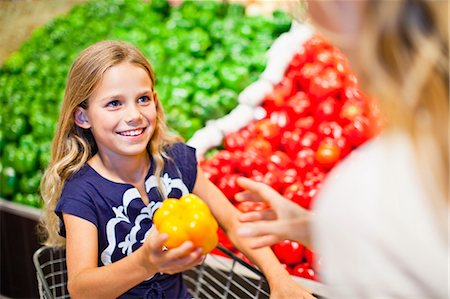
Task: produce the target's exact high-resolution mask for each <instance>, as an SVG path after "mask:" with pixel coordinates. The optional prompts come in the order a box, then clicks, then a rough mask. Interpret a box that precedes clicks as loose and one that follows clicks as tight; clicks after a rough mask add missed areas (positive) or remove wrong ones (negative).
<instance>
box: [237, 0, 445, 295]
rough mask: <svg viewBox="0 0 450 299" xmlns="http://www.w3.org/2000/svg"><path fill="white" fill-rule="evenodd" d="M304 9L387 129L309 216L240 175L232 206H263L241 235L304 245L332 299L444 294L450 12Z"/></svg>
mask: <svg viewBox="0 0 450 299" xmlns="http://www.w3.org/2000/svg"><path fill="white" fill-rule="evenodd" d="M308 7H309V13H310V15H311V18H312V20H313V21H314V23H315V24H316V26H317V27H318V29H320V30H321V31H322V32H323V33H324V34H326V36H328V37H329V38H330V39H331V41H332V42H333V43H335V44H336V45H338V46H340V47H341V48H342V49H343V50H345V51H346V52H347V54H348V55H349V58H350V59H351V61H352V62H353V63H354V67H356V69H357V70H358V73H359V78H360V79H362V81H363V82H364V83H365V84H366V86H365V87H366V90H367V91H369V93H370V94H372V95H374V96H376V98H377V99H379V100H380V103H381V104H382V105H383V107H384V112H385V116H386V118H387V120H388V123H387V127H386V130H385V131H384V132H383V134H381V136H379V137H378V138H376V139H374V140H371V141H370V142H368V143H367V144H365V145H364V146H362V147H361V148H359V149H358V154H357V155H350V156H348V157H347V158H346V159H345V161H343V162H342V163H341V164H340V165H339V166H337V167H336V169H333V171H332V172H331V173H330V174H329V176H328V177H327V180H326V182H325V183H324V184H323V186H322V189H321V191H320V193H319V194H318V197H317V199H316V200H315V205H314V207H313V209H314V214H312V213H310V212H309V211H306V210H304V209H301V208H300V207H299V206H296V205H295V204H293V203H292V202H289V201H287V199H285V198H282V196H281V195H280V194H278V193H276V191H275V190H273V189H271V188H270V187H269V186H265V185H263V184H261V183H257V182H253V181H251V180H248V179H244V178H242V179H240V180H239V181H238V182H239V183H240V185H241V186H242V187H244V188H245V189H247V191H245V192H243V193H240V194H237V195H236V197H237V198H239V199H241V200H242V199H254V200H265V201H267V202H268V203H269V204H270V205H271V207H272V210H271V211H269V212H268V211H265V212H264V213H252V214H243V215H242V216H241V220H242V221H246V222H248V223H247V225H248V226H246V227H244V226H242V227H241V229H242V231H240V233H241V235H245V236H248V237H252V243H251V246H252V247H254V248H258V247H261V246H264V245H270V244H272V243H275V242H277V241H278V240H280V239H281V240H282V239H285V238H289V239H296V240H300V241H301V242H303V243H304V244H309V243H310V241H311V243H312V245H313V246H314V248H315V249H316V251H317V252H318V253H319V255H320V256H321V257H322V258H323V260H322V261H323V263H322V264H321V267H320V270H321V277H322V279H323V280H324V282H325V283H327V284H328V285H329V286H330V287H331V288H332V292H333V296H335V297H337V298H448V296H449V293H448V292H449V289H448V285H449V284H448V282H449V272H448V257H449V244H448V237H449V235H448V219H449V215H450V213H449V212H450V209H449V207H450V206H449V193H448V192H449V189H448V186H449V185H448V182H449V156H448V153H449V151H448V150H449V148H448V146H449V139H448V136H449V135H448V133H449V132H448V130H449V125H448V123H449V84H448V83H449V81H448V80H449V56H448V46H449V40H448V37H449V35H448V30H449V27H448V12H449V9H448V8H449V4H448V2H447V1H407V0H401V1H400V0H399V1H312V0H311V1H308ZM260 220H263V221H260ZM268 220H272V221H268ZM251 222H253V223H251ZM337 244H338V245H337ZM349 264H351V266H349Z"/></svg>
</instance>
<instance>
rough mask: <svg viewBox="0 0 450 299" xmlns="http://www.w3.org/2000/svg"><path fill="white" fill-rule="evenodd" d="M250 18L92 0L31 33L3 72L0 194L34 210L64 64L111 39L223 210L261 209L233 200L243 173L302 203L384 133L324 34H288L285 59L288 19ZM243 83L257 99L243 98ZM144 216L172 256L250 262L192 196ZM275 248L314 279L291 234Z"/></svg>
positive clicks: (228, 11) (209, 5) (190, 5)
mask: <svg viewBox="0 0 450 299" xmlns="http://www.w3.org/2000/svg"><path fill="white" fill-rule="evenodd" d="M178 4H179V5H178ZM247 10H249V6H247ZM250 10H251V9H250ZM245 11H246V8H245V7H244V6H242V5H240V4H236V3H229V2H227V1H224V2H220V1H182V2H181V3H179V2H177V5H176V6H171V5H170V4H169V3H168V2H167V1H166V0H152V1H149V2H147V1H142V2H141V1H128V0H104V1H90V2H87V3H85V4H82V5H77V6H75V7H74V8H73V9H72V10H71V11H70V12H69V13H68V14H67V15H65V16H63V17H59V18H56V19H54V20H53V21H52V22H50V23H49V24H48V25H46V26H45V27H42V28H39V29H37V30H36V31H35V32H34V33H33V35H32V37H31V38H30V39H29V40H28V41H27V42H25V43H24V44H23V45H22V47H21V48H20V50H19V51H17V52H16V53H14V54H12V55H11V56H10V57H9V58H8V59H7V60H6V61H5V63H4V65H2V66H1V67H0V99H1V100H2V103H3V105H2V109H1V110H0V153H1V160H0V197H1V198H6V199H9V200H13V201H15V202H18V203H22V204H26V205H30V206H35V207H40V205H41V198H40V196H39V191H38V190H39V184H40V179H41V177H42V173H43V170H44V169H45V167H46V166H47V165H48V163H49V158H50V145H51V140H52V137H53V134H54V131H55V127H56V121H57V117H58V114H59V108H60V103H61V101H62V98H63V92H64V85H65V80H66V76H67V73H68V70H69V67H70V65H71V63H72V61H73V60H74V58H75V57H76V55H78V53H79V52H80V51H81V50H82V49H84V48H86V47H87V46H89V45H90V44H92V43H94V42H96V41H99V40H103V39H120V40H124V41H128V42H131V43H133V44H135V45H137V46H138V47H139V48H140V49H141V50H142V51H143V52H144V54H145V55H146V56H147V57H148V58H149V60H150V62H151V64H152V66H153V67H154V69H155V73H156V78H157V79H156V86H155V88H156V90H157V92H158V95H159V99H160V100H161V102H162V104H163V106H164V109H165V111H166V118H167V122H168V125H169V127H170V128H171V129H173V130H174V131H175V132H176V133H178V134H179V135H181V136H182V137H184V138H185V139H186V140H189V142H191V143H189V142H188V144H190V145H192V146H196V147H197V155H198V156H199V160H200V165H201V167H202V169H203V170H204V172H205V173H206V175H207V177H208V178H209V179H210V180H211V181H212V182H213V183H214V184H215V185H216V186H218V187H219V189H221V190H222V192H223V193H224V194H225V196H226V197H227V198H228V199H229V200H230V201H231V203H232V204H234V205H235V206H236V207H237V208H238V209H239V210H240V211H242V212H248V211H254V210H263V209H267V208H269V207H268V206H266V205H265V204H263V203H255V202H250V201H247V202H240V203H238V202H236V201H235V200H234V195H235V194H236V193H237V192H239V191H241V189H240V188H239V186H238V185H237V183H236V179H237V178H238V177H240V176H245V177H249V178H252V179H254V180H257V181H261V182H264V183H267V184H268V185H270V186H272V187H273V188H274V189H276V190H277V191H278V192H280V193H281V194H282V195H284V196H285V197H286V198H288V199H289V200H291V201H293V202H295V203H297V204H298V205H300V206H302V207H304V208H306V209H310V208H311V205H312V203H313V201H314V199H315V197H316V194H317V193H318V192H319V191H320V186H321V184H322V182H323V180H324V179H325V177H326V175H327V173H328V172H329V171H330V170H331V169H332V168H333V167H335V165H336V164H338V163H339V161H340V160H342V159H343V158H344V157H346V156H347V155H349V154H350V153H351V152H352V151H354V150H355V149H356V148H357V147H358V146H360V145H361V144H363V143H364V142H366V141H367V140H369V139H370V138H372V137H373V136H374V135H375V134H377V132H379V130H380V128H381V126H382V125H381V117H380V115H379V109H378V107H377V106H376V104H375V102H374V101H373V100H372V99H370V98H368V97H367V96H366V95H365V94H364V93H363V92H362V90H361V89H360V87H359V86H358V82H357V79H356V77H355V75H354V74H353V72H352V71H351V69H350V66H349V63H348V61H347V60H346V58H345V57H344V56H343V54H342V53H341V52H340V51H339V50H338V49H337V48H335V47H333V46H332V45H330V44H329V43H328V42H327V41H326V40H325V39H324V38H323V37H321V36H319V35H312V37H310V38H308V40H307V41H306V42H305V41H304V40H303V39H302V37H301V36H300V35H298V36H297V37H295V34H296V33H292V34H291V37H294V39H293V40H295V38H298V37H299V36H300V38H299V39H298V40H297V41H298V45H297V44H296V45H295V54H292V55H293V56H292V59H290V57H291V56H289V55H288V54H289V53H290V52H289V51H291V50H289V49H285V48H286V47H284V45H283V43H284V42H286V40H287V37H286V36H283V35H284V34H285V33H286V32H287V31H288V30H290V29H291V30H292V27H293V26H292V27H291V19H290V18H289V16H288V15H287V14H286V13H285V12H283V11H281V10H277V11H275V12H274V13H273V14H272V15H271V16H270V17H262V16H248V15H246V14H245ZM275 39H277V40H276V41H275ZM274 41H275V43H276V42H279V44H278V50H273V51H272V49H269V48H270V47H271V46H273V43H274ZM291 42H292V40H291ZM268 50H269V52H268ZM271 51H272V52H271ZM277 51H278V52H277ZM286 57H287V59H288V60H287V62H286V63H285V61H284V60H286ZM268 58H272V61H271V64H270V65H269V64H268ZM283 59H284V60H283ZM289 59H290V60H289ZM274 66H277V67H278V70H279V69H280V68H282V69H283V72H282V73H280V72H279V71H277V70H275V68H274ZM284 67H285V68H284ZM252 84H255V86H253V90H255V89H256V90H259V91H261V92H260V95H261V94H264V97H263V98H261V99H259V97H260V95H259V96H256V97H252V96H249V93H245V92H243V91H245V90H246V89H247V88H248V87H249V85H252ZM263 91H264V93H262V92H263ZM256 107H257V108H258V109H259V110H258V109H256ZM213 120H215V122H214V121H213ZM208 124H210V125H208ZM196 134H197V135H196ZM223 136H225V137H224V138H223ZM212 146H213V147H215V148H214V149H213V150H210V151H208V152H207V153H206V155H205V157H203V154H204V153H205V152H206V149H209V148H211V147H212ZM203 158H205V159H203ZM153 221H154V223H155V225H156V227H157V228H158V230H159V231H161V232H164V233H167V234H168V235H169V239H168V240H167V242H166V243H165V246H166V247H168V248H173V247H176V246H178V245H180V244H181V243H183V242H184V241H186V240H191V241H193V242H194V244H195V245H196V246H199V247H202V248H203V251H204V253H208V252H210V251H211V250H212V252H213V253H216V254H221V252H220V251H216V250H213V248H214V247H215V245H216V244H217V242H220V243H221V244H222V245H223V246H225V247H226V248H228V249H230V250H231V251H234V252H235V253H236V254H237V255H238V256H239V257H241V258H243V259H244V260H247V259H246V257H245V256H244V255H243V254H242V253H240V252H238V251H237V250H236V248H234V246H233V245H232V243H231V242H230V241H229V240H228V239H227V237H226V235H225V234H224V232H223V231H222V230H220V229H218V226H217V222H216V221H215V220H214V218H213V217H212V216H211V214H210V211H209V209H208V207H207V206H206V204H205V203H203V202H202V201H201V199H199V198H198V197H196V196H195V195H193V194H189V195H187V196H184V197H182V198H181V199H180V200H174V199H168V200H166V201H164V203H163V204H162V206H161V207H160V208H159V209H158V210H157V212H156V213H155V215H154V219H153ZM272 249H273V251H274V253H275V254H276V256H277V257H278V258H279V260H280V262H281V263H283V264H285V265H286V268H287V269H288V271H289V272H290V273H291V274H293V275H296V276H299V277H303V278H307V279H313V280H318V277H317V274H316V270H317V267H318V266H319V264H320V259H318V258H317V257H315V254H314V252H312V251H311V250H309V249H307V248H305V247H304V246H303V245H302V244H300V243H298V242H293V241H288V240H285V241H283V242H280V243H278V244H276V245H274V246H273V247H272ZM247 261H248V260H247Z"/></svg>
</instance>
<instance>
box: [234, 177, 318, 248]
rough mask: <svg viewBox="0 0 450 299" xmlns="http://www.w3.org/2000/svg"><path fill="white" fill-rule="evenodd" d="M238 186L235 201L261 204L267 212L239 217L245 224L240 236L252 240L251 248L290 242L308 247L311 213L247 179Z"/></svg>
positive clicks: (268, 188) (265, 186) (264, 185)
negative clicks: (296, 242) (241, 189)
mask: <svg viewBox="0 0 450 299" xmlns="http://www.w3.org/2000/svg"><path fill="white" fill-rule="evenodd" d="M237 183H238V184H239V185H240V186H241V187H242V188H244V189H246V190H245V191H242V192H240V193H237V194H236V196H235V198H236V200H237V201H246V200H251V201H263V202H265V203H266V204H267V205H268V206H269V207H270V209H268V210H264V211H257V212H248V213H243V214H241V215H239V221H241V222H243V223H244V224H243V225H242V226H241V227H240V228H239V229H238V232H237V234H238V235H240V236H241V237H251V238H252V239H251V240H250V242H249V244H250V247H251V248H254V249H256V248H261V247H264V246H270V245H273V244H275V243H278V242H280V241H283V240H286V239H289V240H295V241H299V242H301V243H302V244H303V245H305V246H308V245H309V243H310V240H309V222H310V217H311V212H309V211H308V210H305V209H304V208H302V207H301V206H299V205H297V204H295V203H293V202H291V201H290V200H288V199H286V198H284V197H283V196H281V195H280V194H279V193H278V192H276V191H275V190H274V189H272V188H271V187H270V186H268V185H266V184H263V183H258V182H255V181H253V180H250V179H247V178H239V179H238V181H237Z"/></svg>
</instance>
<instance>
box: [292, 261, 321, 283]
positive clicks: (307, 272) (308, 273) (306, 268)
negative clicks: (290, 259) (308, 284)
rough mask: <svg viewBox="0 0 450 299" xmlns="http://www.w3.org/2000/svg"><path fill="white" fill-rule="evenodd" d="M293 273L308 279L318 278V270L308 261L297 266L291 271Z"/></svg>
mask: <svg viewBox="0 0 450 299" xmlns="http://www.w3.org/2000/svg"><path fill="white" fill-rule="evenodd" d="M291 274H292V275H295V276H299V277H302V278H306V279H311V280H317V276H316V272H315V271H314V270H313V268H312V267H311V265H310V264H308V263H303V264H300V265H297V266H295V267H294V269H293V270H292V271H291Z"/></svg>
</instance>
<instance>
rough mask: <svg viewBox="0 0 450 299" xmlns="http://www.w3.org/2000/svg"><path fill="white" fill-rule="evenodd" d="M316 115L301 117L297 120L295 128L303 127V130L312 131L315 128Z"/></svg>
mask: <svg viewBox="0 0 450 299" xmlns="http://www.w3.org/2000/svg"><path fill="white" fill-rule="evenodd" d="M314 123H315V121H314V117H312V116H306V117H302V118H299V119H298V120H297V121H296V122H295V128H298V129H301V130H302V131H304V132H305V131H310V130H312V129H313V128H314Z"/></svg>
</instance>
